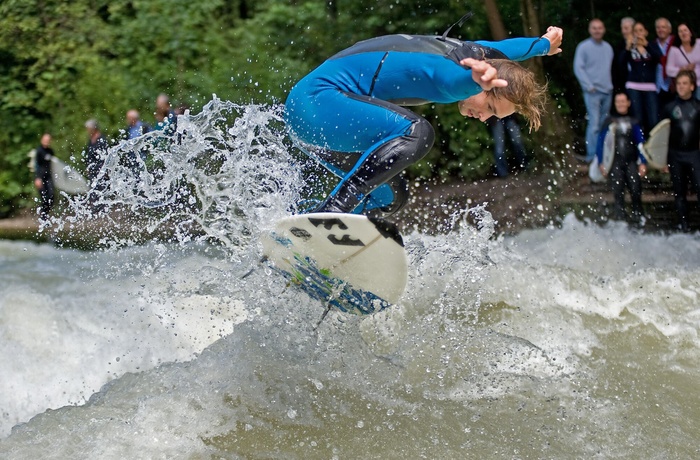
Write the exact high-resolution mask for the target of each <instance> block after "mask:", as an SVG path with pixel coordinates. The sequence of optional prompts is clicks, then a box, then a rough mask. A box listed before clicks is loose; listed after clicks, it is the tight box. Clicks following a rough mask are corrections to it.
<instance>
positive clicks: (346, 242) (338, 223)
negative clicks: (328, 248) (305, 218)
mask: <svg viewBox="0 0 700 460" xmlns="http://www.w3.org/2000/svg"><path fill="white" fill-rule="evenodd" d="M309 222H311V224H312V225H313V226H314V227H323V228H325V229H326V230H328V231H329V232H330V233H329V234H328V236H327V238H328V241H330V242H331V243H333V244H335V245H338V246H364V245H365V243H363V242H362V240H360V239H353V238H351V237H350V235H348V234H343V235H342V236H341V237H340V238H338V236H337V235H336V234H335V233H333V229H334V227H338V229H339V230H347V229H348V226H347V225H345V223H344V222H343V221H342V220H340V219H338V218H335V217H333V218H318V217H309Z"/></svg>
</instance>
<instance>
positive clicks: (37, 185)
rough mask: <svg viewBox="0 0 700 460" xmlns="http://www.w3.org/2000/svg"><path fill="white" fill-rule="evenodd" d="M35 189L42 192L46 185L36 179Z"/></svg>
mask: <svg viewBox="0 0 700 460" xmlns="http://www.w3.org/2000/svg"><path fill="white" fill-rule="evenodd" d="M34 187H36V188H37V189H39V190H41V189H42V188H44V183H43V182H42V181H41V179H39V178H38V177H37V178H36V179H34Z"/></svg>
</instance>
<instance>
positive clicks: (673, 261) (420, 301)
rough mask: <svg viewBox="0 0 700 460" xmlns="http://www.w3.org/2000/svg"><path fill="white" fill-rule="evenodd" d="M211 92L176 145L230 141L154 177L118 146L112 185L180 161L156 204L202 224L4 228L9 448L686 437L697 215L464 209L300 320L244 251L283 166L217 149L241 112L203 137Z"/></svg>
mask: <svg viewBox="0 0 700 460" xmlns="http://www.w3.org/2000/svg"><path fill="white" fill-rule="evenodd" d="M215 102H216V101H215ZM217 110H221V109H220V108H218V109H217V108H216V107H212V106H209V107H208V108H206V109H205V115H208V118H206V119H202V118H200V119H193V120H192V121H191V124H187V120H183V124H182V125H184V128H187V130H188V131H186V132H184V135H183V136H184V137H183V139H182V140H181V141H180V142H181V144H179V145H180V146H181V147H182V148H183V149H185V150H187V152H193V151H194V150H196V149H195V148H194V147H195V146H205V147H206V148H203V150H202V151H205V152H207V154H210V155H211V154H213V153H216V152H220V151H221V150H222V144H223V143H227V145H228V147H227V150H228V151H230V152H239V153H240V156H239V157H238V158H231V157H226V158H220V161H219V162H218V163H217V168H218V169H216V170H211V169H210V170H208V171H206V174H204V175H200V176H197V175H196V173H195V169H196V168H199V169H200V170H201V163H198V161H196V160H197V158H200V157H196V158H194V159H193V157H188V156H184V157H178V148H174V149H173V148H170V147H169V148H168V149H169V154H170V155H172V161H171V165H168V166H167V167H165V168H166V169H164V170H161V171H160V172H159V173H158V178H160V179H159V184H160V185H158V187H159V188H158V187H156V186H155V185H154V182H151V183H150V185H149V186H148V187H147V188H146V189H143V190H136V191H134V187H135V186H134V184H133V183H129V181H128V180H127V176H128V174H127V173H126V172H120V171H119V168H118V167H117V166H115V165H114V164H113V165H112V168H113V169H112V170H111V172H112V174H111V178H112V180H114V183H115V185H113V189H110V190H109V191H108V192H105V194H104V196H105V197H106V198H105V200H106V201H105V203H106V204H107V205H109V201H110V200H111V201H112V202H115V201H118V202H119V204H120V206H132V207H134V208H136V207H138V206H140V205H144V204H146V205H148V206H152V204H153V203H154V202H155V203H157V202H159V200H161V201H162V198H163V196H165V195H168V193H165V192H164V191H165V190H171V191H172V184H171V186H170V188H169V186H167V181H168V180H169V179H168V178H171V177H175V176H177V177H178V178H179V179H178V180H177V181H175V182H176V183H177V184H179V185H178V187H180V188H182V181H183V177H187V178H188V179H187V180H190V182H189V183H190V185H192V187H186V188H187V189H188V190H190V191H191V190H196V192H193V193H196V195H195V196H196V200H199V201H198V205H197V206H190V207H188V204H189V205H192V202H188V200H182V199H179V200H178V203H182V202H183V201H184V203H185V205H184V206H180V205H179V204H177V203H176V204H175V205H172V203H171V204H168V206H170V207H169V208H168V209H169V211H168V213H169V216H168V218H169V219H174V218H180V219H181V220H182V221H183V222H184V221H186V222H187V223H188V225H190V226H191V225H193V223H195V224H198V225H200V227H201V229H202V231H200V232H198V233H197V234H196V235H194V236H193V235H191V234H188V233H187V232H186V231H185V228H186V226H184V225H183V227H182V231H181V232H180V233H178V232H176V236H175V237H173V238H171V239H170V240H168V241H152V242H146V243H141V242H139V243H134V241H132V240H130V239H126V240H125V239H123V238H122V237H117V236H116V235H110V234H109V232H105V234H104V235H103V236H102V247H101V248H100V249H98V250H90V251H80V250H75V249H67V248H63V247H60V245H52V244H37V243H32V242H22V241H0V458H8V459H37V458H42V459H51V458H61V459H63V458H164V459H165V458H186V459H208V458H245V459H256V458H260V459H263V458H265V459H267V458H285V459H286V458H289V459H296V458H305V459H307V458H320V459H334V458H335V459H345V458H382V459H386V458H388V459H407V458H429V459H434V458H443V459H450V458H455V459H456V458H475V459H481V458H508V459H510V458H649V459H652V458H658V459H662V458H663V459H666V458H698V457H700V393H699V392H698V391H697V384H698V382H699V381H700V338H699V337H698V328H699V327H700V300H699V299H698V295H699V291H700V286H699V284H698V279H700V239H699V238H698V235H697V234H660V233H656V234H648V233H643V232H640V231H638V230H635V229H631V228H629V227H627V226H626V225H625V224H623V223H609V224H607V225H605V226H599V225H594V224H591V223H588V222H582V221H580V220H577V219H576V218H574V217H573V216H567V217H566V218H564V219H563V222H562V223H561V225H560V226H557V227H552V228H543V229H536V230H526V231H523V232H521V233H519V234H517V235H515V236H508V237H494V235H493V220H492V219H491V216H490V214H488V212H487V211H488V210H483V209H480V208H475V209H472V210H471V211H469V212H470V213H471V214H472V216H471V218H470V219H469V221H470V222H474V221H476V222H477V224H478V225H477V226H474V225H470V224H467V223H466V220H467V219H466V218H465V215H463V214H461V215H460V214H458V215H456V216H455V219H458V220H459V219H464V222H463V225H458V226H456V228H457V230H455V231H453V232H451V233H449V234H444V235H425V234H420V233H411V234H407V235H405V236H404V238H405V243H406V250H407V253H408V256H409V264H410V268H409V281H408V286H407V290H406V292H405V294H404V296H403V297H402V299H401V301H400V302H399V304H398V305H396V306H393V307H391V308H389V309H387V310H385V311H383V312H380V313H377V314H375V315H372V316H369V317H363V318H359V317H353V316H348V315H344V314H341V313H336V312H332V313H331V314H329V315H328V317H326V318H325V319H324V320H323V321H322V322H321V324H320V325H319V327H318V328H314V326H315V325H316V323H317V322H318V321H319V319H320V318H321V315H322V313H323V310H324V308H323V305H320V304H319V303H318V302H317V301H314V300H311V299H310V298H309V297H308V296H306V295H305V294H304V293H303V292H300V291H299V290H297V289H295V288H293V287H286V286H285V282H284V280H283V279H282V278H281V277H280V276H279V275H277V274H276V273H274V272H272V271H271V270H270V269H269V267H267V266H265V264H260V263H259V255H260V245H259V240H258V238H257V236H256V235H259V234H260V233H261V232H263V231H265V230H266V229H269V228H270V226H271V225H272V223H273V222H274V221H275V219H277V218H279V217H280V216H282V215H284V214H285V213H287V212H289V206H290V203H292V202H294V200H296V199H297V198H298V190H296V189H295V188H294V186H293V184H294V183H295V181H297V180H298V178H297V177H296V176H295V174H294V173H290V172H289V171H285V170H284V168H281V167H280V168H279V169H278V168H277V166H276V163H275V162H274V161H273V156H267V155H262V157H260V156H256V155H259V152H257V153H256V150H255V149H251V148H250V146H251V145H255V144H256V142H253V143H252V144H251V143H248V144H246V146H243V147H241V145H238V144H236V145H235V146H231V144H232V143H241V142H242V141H241V139H242V134H241V133H244V132H248V130H250V126H247V127H245V126H243V127H241V126H239V127H238V128H225V129H223V128H222V129H223V131H221V132H223V133H228V134H229V135H230V136H229V137H227V136H219V135H215V136H214V135H212V134H211V133H210V134H208V135H202V136H199V135H198V133H203V132H204V131H205V129H204V128H203V127H211V126H216V125H217V122H216V121H215V119H216V116H213V115H212V114H214V115H215V114H216V113H217V112H216V111H217ZM237 110H241V109H240V108H239V109H237ZM246 110H247V109H246ZM246 110H243V112H245V113H243V114H242V115H239V116H238V118H237V120H239V121H240V122H241V123H243V124H245V122H246V120H248V121H250V116H254V117H258V116H260V113H258V112H256V113H255V114H253V115H251V112H250V111H246ZM252 112H255V110H253V111H252ZM268 115H269V114H268ZM266 116H267V115H266ZM273 118H274V117H273ZM212 120H214V121H212ZM268 122H269V120H267V121H265V120H263V121H260V120H257V121H255V122H253V126H254V127H255V129H256V134H255V135H254V136H252V137H253V138H256V139H260V136H263V137H264V135H265V133H264V132H263V131H264V130H261V128H260V127H261V126H262V127H264V126H267V123H268ZM198 123H199V124H198ZM182 125H181V126H180V127H179V129H180V130H182V129H184V128H183V126H182ZM227 126H228V125H227ZM238 129H240V131H237V130H238ZM207 136H209V137H207ZM212 136H214V138H216V142H210V140H211V139H212ZM217 136H218V137H217ZM207 139H209V140H207ZM151 141H153V139H151ZM246 142H247V141H246ZM243 144H245V142H243ZM151 145H155V144H153V142H152V143H151ZM265 147H266V148H265V149H264V150H265V152H269V151H270V150H271V149H272V150H275V149H276V148H280V149H283V147H284V146H274V145H269V144H266V145H265ZM121 148H122V149H123V148H124V147H123V146H122V147H121ZM237 149H238V150H237ZM244 153H245V154H244ZM201 154H202V152H201V151H200V152H199V153H198V154H197V155H201ZM183 155H184V154H183ZM187 155H189V153H188V154H187ZM251 155H252V156H255V161H254V162H253V163H254V164H250V163H249V162H248V161H247V160H245V159H244V158H246V156H251ZM279 155H282V153H280V154H279ZM279 155H278V156H279ZM268 161H269V162H268ZM107 167H110V166H109V161H108V164H107ZM161 167H163V166H162V165H161ZM167 168H172V169H171V170H169V169H167ZM227 168H228V169H227ZM256 168H259V169H256ZM233 170H235V171H236V172H235V174H234V173H233V172H232V171H233ZM172 171H177V173H176V174H174V175H173V174H172ZM251 174H252V175H254V176H255V178H256V179H255V181H250V182H247V180H248V179H247V178H249V177H250V175H251ZM229 176H232V177H235V178H236V179H237V180H236V181H233V182H231V183H230V184H229V183H223V184H222V181H224V182H225V180H230V179H227V178H228V177H229ZM212 177H213V179H211V178H212ZM120 178H122V179H123V180H119V179H120ZM261 178H264V179H265V180H261ZM142 179H143V178H142ZM267 179H270V180H267ZM164 183H165V184H166V185H163V184H164ZM261 183H264V184H265V185H264V186H260V185H259V184H261ZM255 184H258V185H255ZM232 188H233V189H234V190H233V191H232V190H231V189H232ZM127 191H132V192H133V193H132V194H131V195H129V193H127ZM112 192H114V194H113V195H110V193H112ZM159 193H161V194H162V195H163V196H161V197H159V196H157V195H158V194H159ZM178 193H182V192H178ZM207 200H209V201H207ZM105 203H103V204H105ZM83 208H85V209H87V208H86V203H84V202H80V200H77V201H76V203H75V209H76V211H80V210H81V209H83ZM203 210H204V211H203ZM216 211H218V212H216ZM78 214H80V213H79V212H78ZM160 218H161V217H160V216H154V219H155V220H154V223H153V225H154V226H156V225H157V222H158V219H160ZM140 230H141V231H142V232H145V233H147V232H149V231H151V228H150V226H149V225H145V226H143V228H141V229H140ZM251 270H252V272H251ZM245 275H248V276H245Z"/></svg>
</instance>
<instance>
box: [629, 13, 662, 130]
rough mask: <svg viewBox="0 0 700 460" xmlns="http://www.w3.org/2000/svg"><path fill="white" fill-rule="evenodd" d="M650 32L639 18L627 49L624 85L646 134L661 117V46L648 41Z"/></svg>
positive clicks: (633, 113) (633, 111) (636, 116)
mask: <svg viewBox="0 0 700 460" xmlns="http://www.w3.org/2000/svg"><path fill="white" fill-rule="evenodd" d="M648 35H649V32H648V31H647V29H646V27H644V24H642V23H641V22H637V23H636V24H635V25H634V29H633V34H632V37H631V40H630V41H629V42H628V43H627V50H626V52H625V59H626V61H627V63H628V64H629V74H628V76H627V83H625V88H627V94H628V95H629V97H630V101H631V102H632V110H631V111H632V115H633V116H634V117H635V118H637V120H639V122H640V123H641V124H642V127H643V128H644V134H646V135H648V134H649V131H651V128H653V127H654V126H655V125H656V122H657V120H658V117H659V112H658V98H657V95H656V66H657V64H658V63H659V61H660V58H661V51H659V48H658V46H656V45H655V44H650V43H649V41H648V40H647V36H648Z"/></svg>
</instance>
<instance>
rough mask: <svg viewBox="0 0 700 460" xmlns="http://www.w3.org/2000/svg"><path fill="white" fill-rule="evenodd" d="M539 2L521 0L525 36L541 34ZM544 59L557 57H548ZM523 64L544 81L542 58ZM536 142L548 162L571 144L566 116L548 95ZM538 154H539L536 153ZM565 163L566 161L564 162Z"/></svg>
mask: <svg viewBox="0 0 700 460" xmlns="http://www.w3.org/2000/svg"><path fill="white" fill-rule="evenodd" d="M540 6H541V2H540V1H538V2H537V5H535V0H521V1H520V11H521V13H522V14H521V17H522V18H523V30H524V31H525V35H526V36H530V37H538V36H541V35H542V34H543V32H542V28H541V26H540V16H539V11H541V8H540ZM545 59H557V58H556V57H548V58H545ZM525 64H526V65H527V67H528V68H529V69H530V70H532V71H533V72H534V73H535V76H536V77H537V80H538V81H546V76H545V72H544V66H543V63H542V58H540V57H537V58H534V59H528V60H527V61H526V62H525ZM534 137H535V139H536V141H537V143H538V144H540V145H543V146H547V147H548V149H549V154H545V152H541V154H542V155H541V156H540V159H541V160H543V161H545V160H546V159H548V161H549V162H552V161H561V160H562V159H563V158H562V153H563V152H565V151H566V150H567V146H568V145H572V144H573V140H574V137H575V136H574V132H573V129H572V128H571V126H570V125H569V123H568V120H567V118H565V117H562V116H561V114H560V113H559V111H558V109H557V103H556V101H555V100H554V99H552V97H551V94H550V97H548V98H547V105H546V112H545V113H544V114H543V116H542V129H541V130H540V131H539V132H538V133H536V134H535V136H534ZM538 156H539V155H538ZM564 163H566V162H564Z"/></svg>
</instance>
